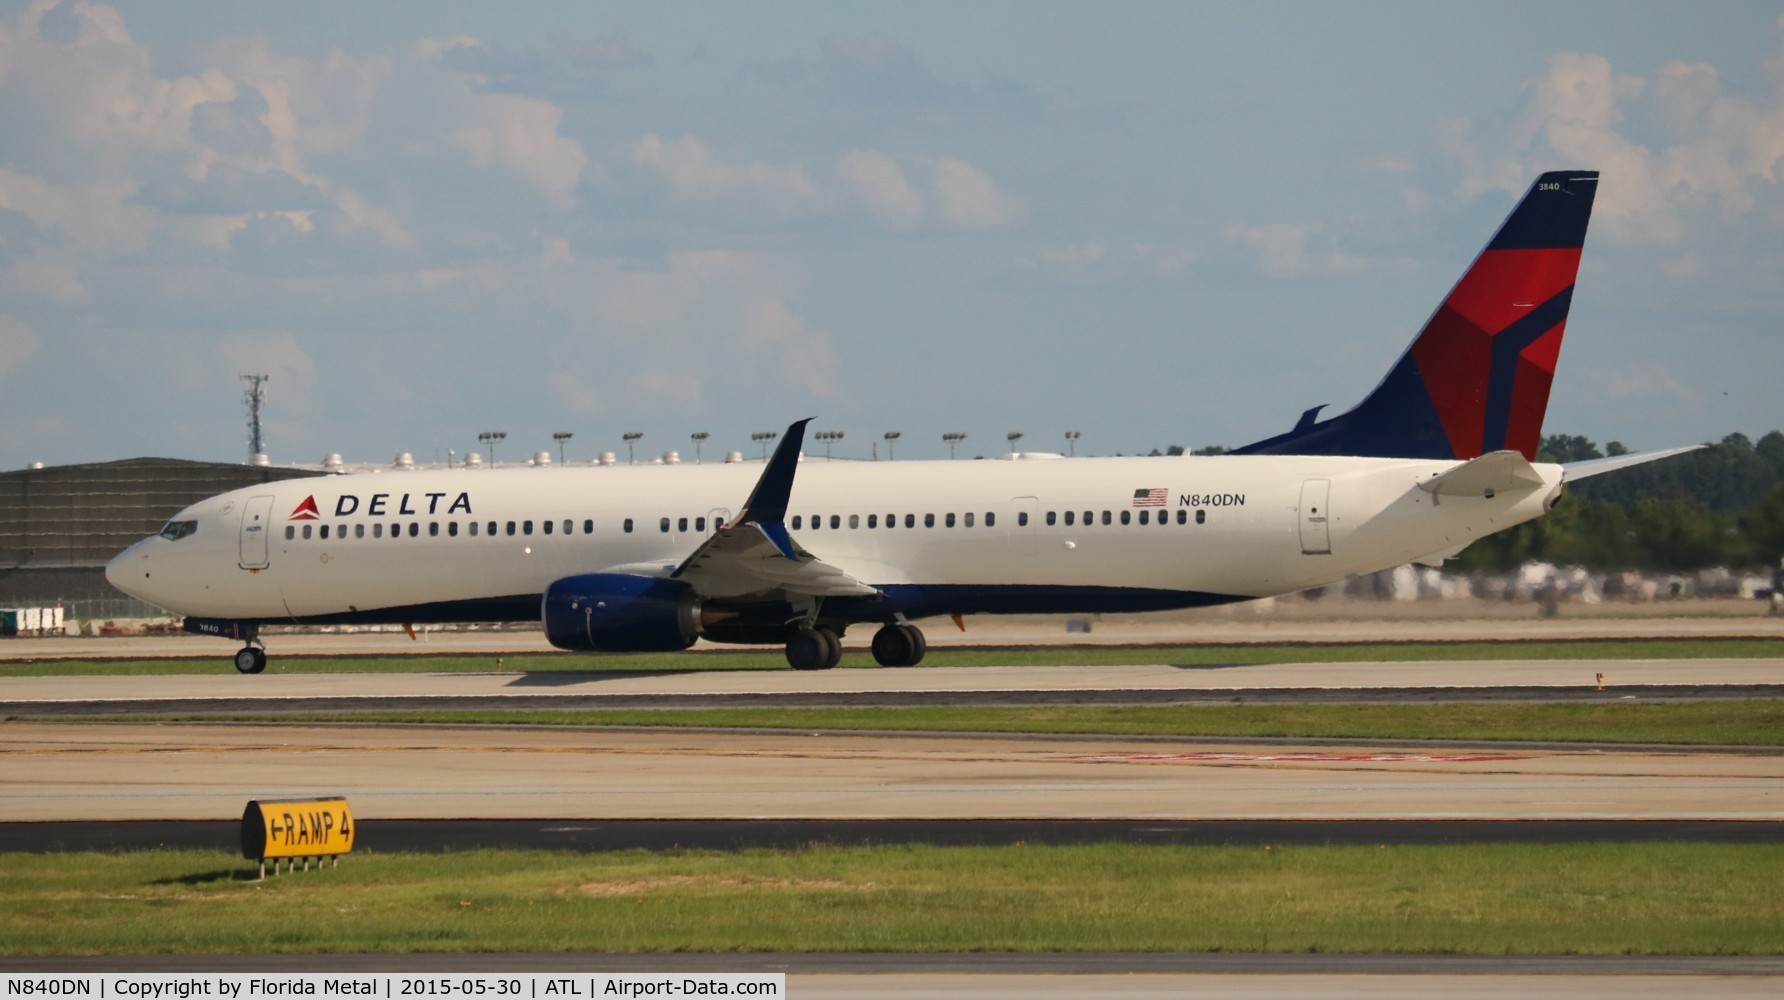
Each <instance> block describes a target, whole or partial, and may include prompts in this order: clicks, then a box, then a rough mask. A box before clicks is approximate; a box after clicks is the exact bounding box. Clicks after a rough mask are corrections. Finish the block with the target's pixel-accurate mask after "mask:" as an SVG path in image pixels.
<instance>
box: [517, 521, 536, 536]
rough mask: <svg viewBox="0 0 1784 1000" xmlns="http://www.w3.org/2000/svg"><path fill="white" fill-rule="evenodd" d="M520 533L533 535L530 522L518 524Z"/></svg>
mask: <svg viewBox="0 0 1784 1000" xmlns="http://www.w3.org/2000/svg"><path fill="white" fill-rule="evenodd" d="M520 533H521V534H523V535H530V534H532V533H533V522H531V521H522V522H520Z"/></svg>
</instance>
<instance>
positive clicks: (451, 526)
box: [446, 521, 458, 538]
mask: <svg viewBox="0 0 1784 1000" xmlns="http://www.w3.org/2000/svg"><path fill="white" fill-rule="evenodd" d="M446 534H448V535H450V536H451V537H453V538H457V537H458V522H457V521H447V522H446Z"/></svg>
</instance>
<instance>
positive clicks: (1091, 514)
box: [1084, 510, 1096, 528]
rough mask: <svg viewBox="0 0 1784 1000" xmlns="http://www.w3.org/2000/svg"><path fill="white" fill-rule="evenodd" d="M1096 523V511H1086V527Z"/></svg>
mask: <svg viewBox="0 0 1784 1000" xmlns="http://www.w3.org/2000/svg"><path fill="white" fill-rule="evenodd" d="M1095 523H1096V511H1094V510H1087V511H1085V512H1084V526H1085V527H1086V528H1088V527H1090V526H1091V525H1093V524H1095Z"/></svg>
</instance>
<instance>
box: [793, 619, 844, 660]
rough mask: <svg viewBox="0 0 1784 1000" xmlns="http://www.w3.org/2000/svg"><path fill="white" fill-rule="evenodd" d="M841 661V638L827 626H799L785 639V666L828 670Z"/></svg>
mask: <svg viewBox="0 0 1784 1000" xmlns="http://www.w3.org/2000/svg"><path fill="white" fill-rule="evenodd" d="M841 660H842V638H841V637H840V636H838V635H837V634H836V632H835V631H834V630H832V629H831V628H830V627H829V626H827V625H800V626H799V627H797V628H795V629H794V630H793V634H792V635H790V636H788V637H787V665H788V666H791V667H792V668H793V669H794V670H829V669H830V668H831V667H834V666H836V664H837V663H838V662H839V661H841Z"/></svg>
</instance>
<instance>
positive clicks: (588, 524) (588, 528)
mask: <svg viewBox="0 0 1784 1000" xmlns="http://www.w3.org/2000/svg"><path fill="white" fill-rule="evenodd" d="M564 523H566V524H568V523H569V522H568V521H566V522H564ZM582 533H583V534H585V535H592V534H594V533H595V522H594V521H592V520H589V521H584V522H582Z"/></svg>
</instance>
